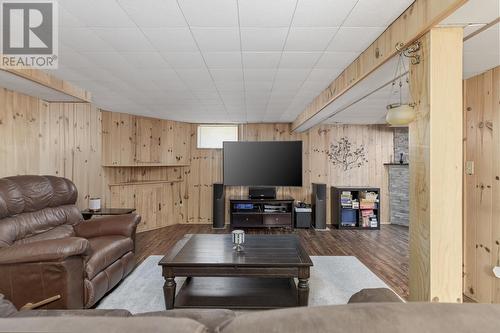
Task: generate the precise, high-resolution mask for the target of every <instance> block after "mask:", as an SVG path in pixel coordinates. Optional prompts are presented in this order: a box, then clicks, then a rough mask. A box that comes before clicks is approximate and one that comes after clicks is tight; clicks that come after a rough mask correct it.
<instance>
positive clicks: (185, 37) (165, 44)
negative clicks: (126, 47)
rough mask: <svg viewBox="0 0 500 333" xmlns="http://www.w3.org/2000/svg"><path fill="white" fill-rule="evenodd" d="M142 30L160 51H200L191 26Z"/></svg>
mask: <svg viewBox="0 0 500 333" xmlns="http://www.w3.org/2000/svg"><path fill="white" fill-rule="evenodd" d="M142 31H143V33H144V35H145V36H146V37H147V38H148V39H149V41H150V42H151V44H152V45H153V47H154V48H155V49H156V50H158V51H171V52H188V51H191V52H193V51H198V47H197V46H196V43H195V41H194V39H193V37H192V36H191V32H190V31H189V28H144V29H142Z"/></svg>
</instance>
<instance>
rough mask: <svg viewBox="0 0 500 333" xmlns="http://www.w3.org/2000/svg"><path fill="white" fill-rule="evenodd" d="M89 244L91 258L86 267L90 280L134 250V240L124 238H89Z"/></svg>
mask: <svg viewBox="0 0 500 333" xmlns="http://www.w3.org/2000/svg"><path fill="white" fill-rule="evenodd" d="M89 243H90V251H89V257H88V260H87V263H86V265H85V272H86V273H87V277H88V278H89V279H93V278H94V277H95V276H96V275H97V274H98V273H99V272H101V271H102V270H104V269H105V268H106V267H108V266H109V265H111V264H112V263H114V262H115V261H116V260H118V259H119V258H120V257H121V256H123V255H124V254H125V253H127V252H129V251H132V250H133V249H134V242H133V241H132V239H131V238H129V237H123V236H102V237H94V238H89Z"/></svg>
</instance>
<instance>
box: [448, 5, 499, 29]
mask: <svg viewBox="0 0 500 333" xmlns="http://www.w3.org/2000/svg"><path fill="white" fill-rule="evenodd" d="M499 13H500V2H499V1H498V0H469V1H467V2H466V3H465V4H464V5H463V6H462V7H460V8H459V9H457V11H455V12H454V13H452V14H451V15H450V16H448V18H446V19H445V20H444V21H443V24H463V25H465V24H469V23H490V22H492V21H493V20H495V19H496V18H497V17H498V16H499Z"/></svg>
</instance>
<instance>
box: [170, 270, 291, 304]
mask: <svg viewBox="0 0 500 333" xmlns="http://www.w3.org/2000/svg"><path fill="white" fill-rule="evenodd" d="M295 306H298V297H297V287H296V285H295V281H294V279H292V278H249V277H191V278H187V279H186V282H185V283H184V284H183V285H182V287H181V288H180V290H179V293H178V294H177V295H176V297H175V308H218V309H221V308H223V309H275V308H284V307H295Z"/></svg>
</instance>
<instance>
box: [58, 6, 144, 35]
mask: <svg viewBox="0 0 500 333" xmlns="http://www.w3.org/2000/svg"><path fill="white" fill-rule="evenodd" d="M59 5H60V6H62V7H63V8H64V9H65V10H67V11H68V12H70V13H71V14H72V15H73V16H74V17H76V18H77V19H78V20H79V21H81V22H82V23H84V24H85V25H86V26H88V27H114V28H117V27H120V28H125V27H134V26H135V24H134V22H132V20H131V19H130V17H129V16H128V15H127V13H126V12H125V11H124V10H123V9H122V8H121V7H120V6H119V5H118V3H117V2H116V1H115V0H85V1H82V0H64V1H59Z"/></svg>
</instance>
